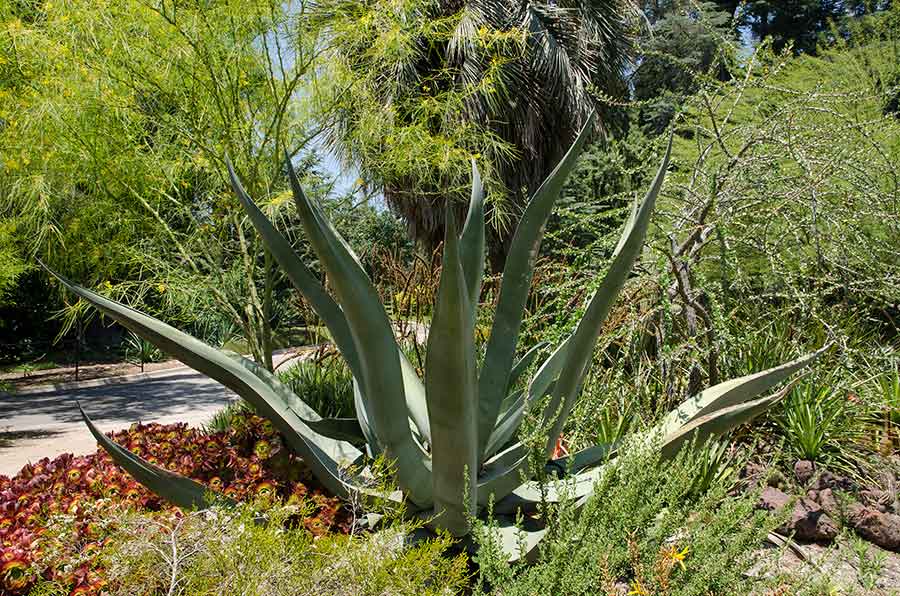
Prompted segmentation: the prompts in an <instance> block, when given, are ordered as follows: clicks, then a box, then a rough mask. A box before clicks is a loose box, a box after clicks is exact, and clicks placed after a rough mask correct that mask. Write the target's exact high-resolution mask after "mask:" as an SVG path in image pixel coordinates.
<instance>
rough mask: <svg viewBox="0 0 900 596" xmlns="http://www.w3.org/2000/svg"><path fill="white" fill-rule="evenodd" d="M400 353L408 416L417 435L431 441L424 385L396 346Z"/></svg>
mask: <svg viewBox="0 0 900 596" xmlns="http://www.w3.org/2000/svg"><path fill="white" fill-rule="evenodd" d="M398 352H399V354H400V370H401V372H402V374H403V394H404V397H405V398H406V408H407V410H408V411H409V417H410V419H411V420H412V421H413V424H415V427H416V430H418V431H419V436H421V437H422V438H424V439H425V440H426V441H428V443H431V425H430V424H429V422H428V402H427V400H426V398H425V385H424V384H423V383H422V379H420V378H419V375H418V374H417V373H416V368H415V367H414V366H413V365H412V363H411V362H410V361H409V359H408V358H407V357H406V354H404V353H403V350H400V349H399V348H398Z"/></svg>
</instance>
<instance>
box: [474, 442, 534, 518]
mask: <svg viewBox="0 0 900 596" xmlns="http://www.w3.org/2000/svg"><path fill="white" fill-rule="evenodd" d="M528 459H529V454H528V450H527V449H526V448H525V446H524V445H523V444H522V443H515V444H514V445H512V446H511V447H508V448H507V449H506V450H505V451H502V452H501V453H498V454H497V455H496V456H494V457H493V458H492V459H491V460H490V461H489V462H488V463H486V464H485V466H484V470H483V471H482V473H481V474H480V475H479V476H478V505H479V506H483V505H486V504H487V503H488V502H489V501H491V500H493V501H500V500H501V499H503V498H504V497H506V496H507V495H508V494H509V493H510V492H512V491H513V490H515V489H516V487H518V486H520V485H521V484H522V480H523V477H524V476H525V475H527V474H528V464H529V461H528Z"/></svg>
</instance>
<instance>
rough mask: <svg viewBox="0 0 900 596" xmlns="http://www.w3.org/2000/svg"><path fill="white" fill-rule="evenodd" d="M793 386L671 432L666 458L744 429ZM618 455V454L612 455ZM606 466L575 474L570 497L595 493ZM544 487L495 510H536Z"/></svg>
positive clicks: (549, 494) (517, 493)
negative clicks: (688, 444) (692, 443)
mask: <svg viewBox="0 0 900 596" xmlns="http://www.w3.org/2000/svg"><path fill="white" fill-rule="evenodd" d="M789 390H790V386H787V387H785V388H784V389H782V390H781V391H778V392H776V393H774V394H772V395H769V396H767V397H762V398H760V399H757V400H754V401H748V402H744V403H739V404H736V405H733V406H729V407H727V408H722V409H719V410H715V411H713V412H712V413H710V414H706V415H704V416H701V417H699V418H695V419H694V420H693V421H691V422H690V423H688V424H686V425H684V426H682V427H680V428H678V429H677V430H676V431H675V432H672V433H669V434H667V435H666V436H664V437H663V438H662V441H661V443H660V445H659V448H660V450H661V452H662V459H663V460H666V459H671V458H673V457H675V456H676V455H677V454H678V451H679V450H680V449H681V447H683V446H684V444H685V442H687V441H689V440H695V441H696V444H703V443H705V442H706V441H708V440H710V439H712V438H715V437H717V436H720V435H722V434H725V433H727V432H728V431H730V430H731V429H733V428H735V427H737V426H740V425H741V424H744V423H746V422H749V421H751V420H752V419H753V418H755V417H756V416H758V415H759V414H761V413H762V412H764V411H765V410H766V409H768V408H770V407H771V406H772V405H773V404H775V403H777V402H778V401H779V400H781V399H782V398H783V397H784V396H785V395H786V394H787V392H788V391H789ZM660 428H661V426H658V427H657V428H656V430H654V431H650V432H648V433H646V434H645V435H644V439H645V440H646V441H651V440H652V439H653V437H658V436H659V434H660ZM612 455H613V456H614V455H615V454H614V453H613V454H612ZM604 470H605V467H604V466H603V465H601V466H597V467H594V468H591V469H589V470H585V471H583V472H579V473H577V474H573V475H572V476H571V477H570V478H569V479H567V480H566V481H565V482H566V485H565V486H566V487H567V491H566V493H565V494H566V495H567V496H570V497H572V498H575V499H582V500H583V499H585V498H586V497H588V496H590V495H591V494H593V487H594V484H595V483H596V482H597V480H599V479H600V477H601V476H602V475H603V473H604ZM541 498H542V494H541V487H540V486H539V485H538V483H537V482H533V481H529V482H526V483H525V484H522V485H521V486H519V487H517V488H515V489H514V490H513V491H512V492H511V493H510V494H509V496H507V497H506V498H504V499H503V500H501V501H499V502H498V503H497V504H496V505H495V506H494V510H495V511H496V512H498V513H504V514H508V513H514V512H516V511H519V510H521V511H524V512H529V511H534V510H535V509H536V507H537V505H538V504H539V503H540V502H541ZM545 498H546V500H547V502H550V503H554V502H558V501H559V500H560V498H561V493H560V492H559V491H558V490H557V488H556V487H555V486H552V485H551V486H549V487H547V489H546V491H545Z"/></svg>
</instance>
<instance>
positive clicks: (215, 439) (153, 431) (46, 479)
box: [0, 413, 350, 596]
mask: <svg viewBox="0 0 900 596" xmlns="http://www.w3.org/2000/svg"><path fill="white" fill-rule="evenodd" d="M110 436H111V437H112V438H113V440H115V441H116V442H117V443H119V444H120V445H123V446H125V447H127V448H128V449H129V450H131V451H132V452H133V453H136V454H138V455H140V456H141V457H143V458H145V459H146V460H148V461H150V462H151V463H154V464H157V465H159V466H161V467H163V468H166V469H168V470H171V471H173V472H176V473H178V474H181V475H183V476H187V477H189V478H192V479H194V480H197V481H198V482H202V483H204V484H206V485H207V486H209V487H210V489H212V490H215V491H218V492H222V493H224V494H226V495H228V496H230V497H231V498H233V499H235V500H239V501H251V500H256V499H265V500H279V501H282V502H288V503H298V504H299V503H303V504H304V505H305V507H304V510H305V511H309V515H304V516H303V517H302V518H301V519H299V520H297V521H298V522H299V523H301V524H303V525H304V526H305V527H306V528H307V529H308V530H309V531H310V532H311V533H312V534H314V535H317V536H318V535H322V534H324V533H326V532H329V531H337V532H346V531H348V530H349V524H350V515H349V513H348V512H347V511H346V510H345V509H344V508H342V506H341V502H340V501H339V500H338V499H337V498H335V497H332V496H329V495H328V494H326V493H325V492H324V491H323V490H322V489H321V488H319V487H318V486H317V485H316V484H315V483H314V481H313V479H312V476H311V475H310V474H309V471H308V469H307V468H306V466H305V465H304V464H303V462H302V461H301V460H299V459H298V458H296V456H294V455H293V454H291V453H289V452H288V450H287V449H285V448H284V447H283V446H282V441H281V438H280V437H279V435H278V433H276V432H275V430H274V429H273V427H272V425H271V423H269V422H268V421H267V420H264V419H263V418H260V417H258V416H254V415H252V414H249V413H243V414H238V415H236V418H235V422H234V424H233V426H232V428H231V429H230V430H228V431H225V432H217V433H213V434H206V433H204V432H203V431H201V430H199V429H195V428H188V427H187V425H186V424H170V425H160V424H135V425H133V426H132V427H131V428H129V429H128V430H124V431H120V432H116V433H112V434H111V435H110ZM123 507H127V508H136V509H139V510H143V511H165V510H170V509H174V508H172V507H171V506H170V505H168V504H167V503H165V502H162V501H160V499H159V498H158V497H156V496H155V495H154V494H153V493H151V492H150V491H148V490H147V489H145V488H144V487H143V486H141V485H139V484H138V483H137V482H135V481H134V479H132V478H131V476H130V475H129V474H128V473H127V472H125V471H124V470H122V469H121V468H120V467H119V466H117V465H116V464H115V463H113V461H112V459H110V457H109V455H107V454H106V452H105V451H103V450H98V451H97V452H96V453H95V454H93V455H87V456H80V457H74V456H72V455H71V454H64V455H60V456H59V457H57V458H56V459H54V460H52V461H51V460H49V459H47V458H44V459H42V460H41V461H39V462H37V463H35V464H29V465H27V466H25V467H24V468H22V470H21V471H20V472H19V473H18V474H17V475H16V476H14V477H13V478H9V477H7V476H0V596H19V595H22V594H27V593H28V590H29V589H30V587H31V586H32V585H33V584H34V583H35V581H37V580H38V579H40V578H43V579H46V580H54V581H57V582H60V583H62V584H64V585H67V586H69V589H70V590H71V594H72V596H75V595H82V596H86V595H91V594H98V593H99V591H100V589H101V588H102V586H103V581H104V580H103V569H102V567H101V563H100V561H99V559H98V558H97V557H96V555H97V554H98V551H99V550H100V548H101V547H102V546H103V541H104V539H105V534H107V533H108V528H106V527H105V525H104V523H103V520H104V518H108V517H109V514H110V513H112V510H113V509H115V508H123ZM104 513H105V514H106V515H104ZM54 515H67V516H69V518H70V519H71V520H73V523H74V527H75V528H76V529H77V538H76V539H75V541H74V544H73V543H71V541H70V540H67V542H68V543H67V544H65V545H62V546H64V549H65V552H68V553H71V554H72V561H68V562H66V564H65V565H59V564H57V565H52V564H51V565H48V563H47V559H48V558H49V557H48V556H47V553H48V552H49V551H51V550H52V551H54V552H56V553H58V552H59V550H60V546H61V545H59V544H54V543H53V542H54V540H56V541H58V538H57V537H54V536H52V535H51V533H49V532H48V531H47V522H48V520H49V519H50V518H51V517H52V516H54Z"/></svg>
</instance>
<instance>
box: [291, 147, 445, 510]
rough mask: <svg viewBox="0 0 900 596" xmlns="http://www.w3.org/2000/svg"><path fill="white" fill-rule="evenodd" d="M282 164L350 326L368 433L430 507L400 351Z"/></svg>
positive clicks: (372, 298) (348, 255) (347, 255)
mask: <svg viewBox="0 0 900 596" xmlns="http://www.w3.org/2000/svg"><path fill="white" fill-rule="evenodd" d="M285 161H286V169H287V171H288V178H289V179H290V184H291V189H292V191H293V193H294V200H295V202H296V203H297V211H298V214H299V215H300V218H301V222H302V224H303V228H304V230H305V231H306V234H307V237H308V238H309V242H310V244H311V245H312V247H313V249H314V250H315V252H316V254H317V255H318V257H319V260H320V262H321V263H322V266H323V267H324V268H325V270H326V271H327V272H328V275H329V279H330V281H331V285H332V286H333V287H334V291H335V294H336V296H337V301H338V303H339V304H340V305H341V308H342V309H343V311H344V316H346V317H347V323H348V325H349V326H350V333H351V335H352V336H353V342H354V345H355V346H356V351H357V354H358V356H359V362H360V369H361V373H362V379H361V387H362V389H363V393H362V397H363V399H365V400H366V401H367V402H368V403H367V410H368V412H369V413H370V418H369V425H370V428H371V430H372V431H373V432H374V434H375V436H376V437H378V442H379V444H380V446H381V448H383V449H384V451H385V454H386V455H387V456H388V458H389V459H391V460H395V461H396V470H397V480H398V483H399V485H400V486H401V488H403V489H404V490H405V491H406V492H407V494H408V495H409V498H410V500H411V501H412V502H413V503H415V504H416V505H417V506H419V507H428V506H430V505H431V503H432V495H431V492H432V487H431V471H430V469H429V465H430V464H429V462H428V459H427V457H426V455H425V453H424V452H423V451H422V449H421V448H420V447H419V445H418V444H417V443H416V441H415V439H414V437H413V435H412V432H411V431H410V428H409V425H408V424H406V423H405V421H406V419H407V417H408V414H407V407H406V392H405V390H404V384H403V370H402V365H401V358H400V355H399V354H400V352H399V347H398V346H397V342H396V340H395V338H394V331H393V328H392V327H391V323H390V321H389V320H388V317H387V314H386V313H385V311H384V306H383V305H382V304H381V301H380V300H379V298H378V293H377V292H376V291H375V288H374V287H373V286H372V283H371V281H369V278H368V276H367V275H366V273H365V271H364V270H363V269H362V267H361V266H360V265H359V262H358V260H357V259H356V258H355V255H354V254H353V252H352V251H351V250H349V247H347V245H346V242H345V241H344V240H343V238H341V236H340V235H339V234H338V233H337V231H335V229H334V228H333V227H332V226H331V224H330V223H329V222H328V221H327V219H325V218H324V217H323V216H322V215H321V214H320V213H319V212H318V208H317V207H315V206H314V205H313V204H312V203H311V202H310V200H309V199H308V198H307V197H306V195H305V194H304V193H303V189H302V188H301V187H300V181H299V180H298V179H297V174H296V173H295V172H294V168H293V166H292V165H291V163H290V160H289V159H286V160H285ZM401 421H403V422H402V423H401ZM420 430H421V429H420ZM422 433H423V434H425V433H427V431H422Z"/></svg>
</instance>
